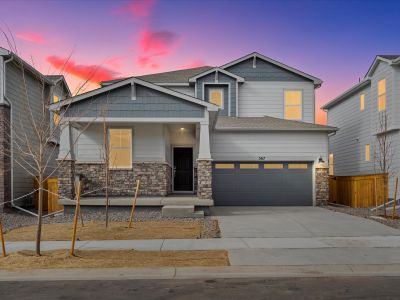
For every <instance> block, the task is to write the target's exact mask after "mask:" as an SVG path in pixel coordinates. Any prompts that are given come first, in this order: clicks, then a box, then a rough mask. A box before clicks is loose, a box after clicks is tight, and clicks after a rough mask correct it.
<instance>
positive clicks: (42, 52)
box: [0, 0, 400, 123]
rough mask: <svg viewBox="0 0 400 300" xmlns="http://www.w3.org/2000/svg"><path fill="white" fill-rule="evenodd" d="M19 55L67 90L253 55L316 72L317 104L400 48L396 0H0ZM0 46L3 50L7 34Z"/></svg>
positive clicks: (0, 18)
mask: <svg viewBox="0 0 400 300" xmlns="http://www.w3.org/2000/svg"><path fill="white" fill-rule="evenodd" d="M0 2H1V6H0V7H1V14H0V28H1V29H2V30H3V31H8V30H9V31H10V32H11V33H12V35H13V36H14V38H15V43H16V45H17V50H18V54H19V55H20V56H21V57H22V58H24V59H25V60H26V61H28V62H30V63H31V64H34V65H35V67H36V68H37V69H39V70H40V71H41V72H43V73H44V74H59V72H60V69H61V68H62V67H63V66H64V65H65V62H66V61H67V60H68V58H69V57H70V58H69V60H68V63H67V65H66V66H65V76H66V79H67V81H68V83H69V84H70V86H71V89H72V90H75V88H76V86H77V85H78V84H79V82H81V81H82V80H83V79H85V78H87V77H88V74H89V73H91V72H92V71H93V70H94V69H96V73H95V75H94V76H93V77H92V78H91V81H92V83H91V84H90V86H89V88H90V89H92V88H96V87H97V84H96V83H97V82H98V81H101V80H107V79H112V78H118V77H124V76H132V75H133V76H134V75H142V74H147V73H157V72H163V71H169V70H174V69H179V68H189V67H196V66H201V65H211V66H219V65H222V64H225V63H227V62H229V61H231V60H234V59H236V58H239V57H241V56H244V55H246V54H248V53H251V52H254V51H257V52H260V53H262V54H264V55H266V56H268V57H271V58H273V59H275V60H278V61H281V62H283V63H285V64H287V65H289V66H292V67H295V68H297V69H300V70H301V71H304V72H306V73H309V74H311V75H314V76H316V77H319V78H321V79H322V80H323V81H324V83H323V85H322V87H321V88H320V89H318V90H317V92H316V94H317V102H316V106H317V122H319V123H324V122H325V115H324V113H322V112H321V111H320V110H319V109H318V108H319V107H320V106H321V105H322V104H323V103H325V102H327V101H329V100H331V99H332V98H334V97H335V96H337V95H338V94H339V93H341V92H343V91H344V90H345V89H347V88H349V87H351V86H352V85H353V84H355V83H357V82H358V80H359V78H362V77H363V76H364V75H365V73H366V72H367V69H368V67H369V65H370V64H371V63H372V60H373V58H374V57H375V55H376V54H399V53H400V38H399V37H400V31H399V29H400V18H399V11H400V1H393V2H391V1H386V2H385V1H300V0H299V1H261V0H260V1H251V0H209V1H208V0H207V1H203V0H202V1H200V0H198V1H194V0H137V1H135V0H127V1H122V0H114V1H106V0H99V1H94V0H92V1H90V0H88V1H77V0H76V1H74V0H65V1H56V0H53V1H40V0H38V1H35V0H30V1H21V0H13V1H7V0H0ZM0 46H2V47H4V48H9V46H8V45H7V42H6V39H5V38H4V36H2V37H0Z"/></svg>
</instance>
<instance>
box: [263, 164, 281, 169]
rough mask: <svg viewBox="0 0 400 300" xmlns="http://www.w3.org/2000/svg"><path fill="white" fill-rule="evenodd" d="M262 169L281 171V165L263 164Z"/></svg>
mask: <svg viewBox="0 0 400 300" xmlns="http://www.w3.org/2000/svg"><path fill="white" fill-rule="evenodd" d="M264 169H283V164H264Z"/></svg>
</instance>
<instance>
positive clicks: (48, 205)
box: [34, 177, 63, 213]
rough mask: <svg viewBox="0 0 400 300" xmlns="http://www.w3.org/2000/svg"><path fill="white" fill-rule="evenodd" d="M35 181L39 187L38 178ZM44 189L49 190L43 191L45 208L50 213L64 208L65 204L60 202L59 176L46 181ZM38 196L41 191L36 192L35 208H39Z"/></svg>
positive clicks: (36, 186)
mask: <svg viewBox="0 0 400 300" xmlns="http://www.w3.org/2000/svg"><path fill="white" fill-rule="evenodd" d="M34 182H35V189H37V188H39V186H38V183H37V181H36V179H34ZM44 189H45V190H48V191H49V192H50V193H48V192H47V191H43V210H45V211H47V212H48V213H52V212H55V211H59V210H62V209H63V206H62V205H60V204H58V178H57V177H50V178H49V179H47V180H46V181H45V183H44ZM38 197H39V192H38V191H37V192H36V193H35V194H34V202H35V208H36V209H38Z"/></svg>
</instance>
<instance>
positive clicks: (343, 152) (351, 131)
mask: <svg viewBox="0 0 400 300" xmlns="http://www.w3.org/2000/svg"><path fill="white" fill-rule="evenodd" d="M399 99H400V55H377V56H376V57H375V59H374V61H373V63H372V65H371V66H370V68H369V70H368V72H367V74H366V75H365V77H364V78H363V79H362V80H361V81H360V82H359V83H358V84H356V85H354V86H353V87H352V88H350V89H349V90H347V91H345V92H344V93H342V94H341V95H339V96H338V97H336V98H335V99H333V100H332V101H330V102H328V103H327V104H326V105H324V106H323V107H322V108H323V109H324V110H326V111H327V113H328V124H329V125H330V126H336V127H338V128H339V131H338V132H337V133H336V134H334V135H331V136H330V138H329V153H330V154H329V157H330V159H329V160H330V166H331V168H330V169H331V171H330V172H331V174H335V175H338V176H341V175H342V176H346V175H347V176H351V175H364V174H373V173H381V171H382V168H381V167H380V163H381V162H384V159H383V155H381V154H383V152H387V155H386V156H387V159H385V160H386V161H387V163H389V164H390V168H389V175H392V176H390V177H389V178H390V181H389V194H390V195H393V192H394V180H395V176H393V175H396V176H398V175H399V173H398V171H399V167H400V153H399V151H398V150H399V148H398V147H399V143H400V135H399V130H400V118H399V114H400V101H399ZM385 119H386V120H387V125H386V126H385ZM385 127H386V129H385ZM382 134H385V135H386V139H387V142H386V143H385V144H386V145H390V148H387V149H389V150H385V151H381V150H380V147H379V142H378V137H379V136H380V135H382ZM383 144H384V143H382V142H381V145H383Z"/></svg>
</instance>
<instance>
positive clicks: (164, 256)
mask: <svg viewBox="0 0 400 300" xmlns="http://www.w3.org/2000/svg"><path fill="white" fill-rule="evenodd" d="M229 265H230V264H229V258H228V253H227V251H225V250H211V251H136V250H76V251H75V256H70V255H69V252H68V250H65V249H64V250H52V251H43V252H42V256H35V254H34V252H33V251H20V252H17V253H11V254H9V255H8V256H7V257H4V258H3V257H1V258H0V269H6V270H18V269H25V270H27V269H58V268H138V267H194V266H206V267H210V266H229Z"/></svg>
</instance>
